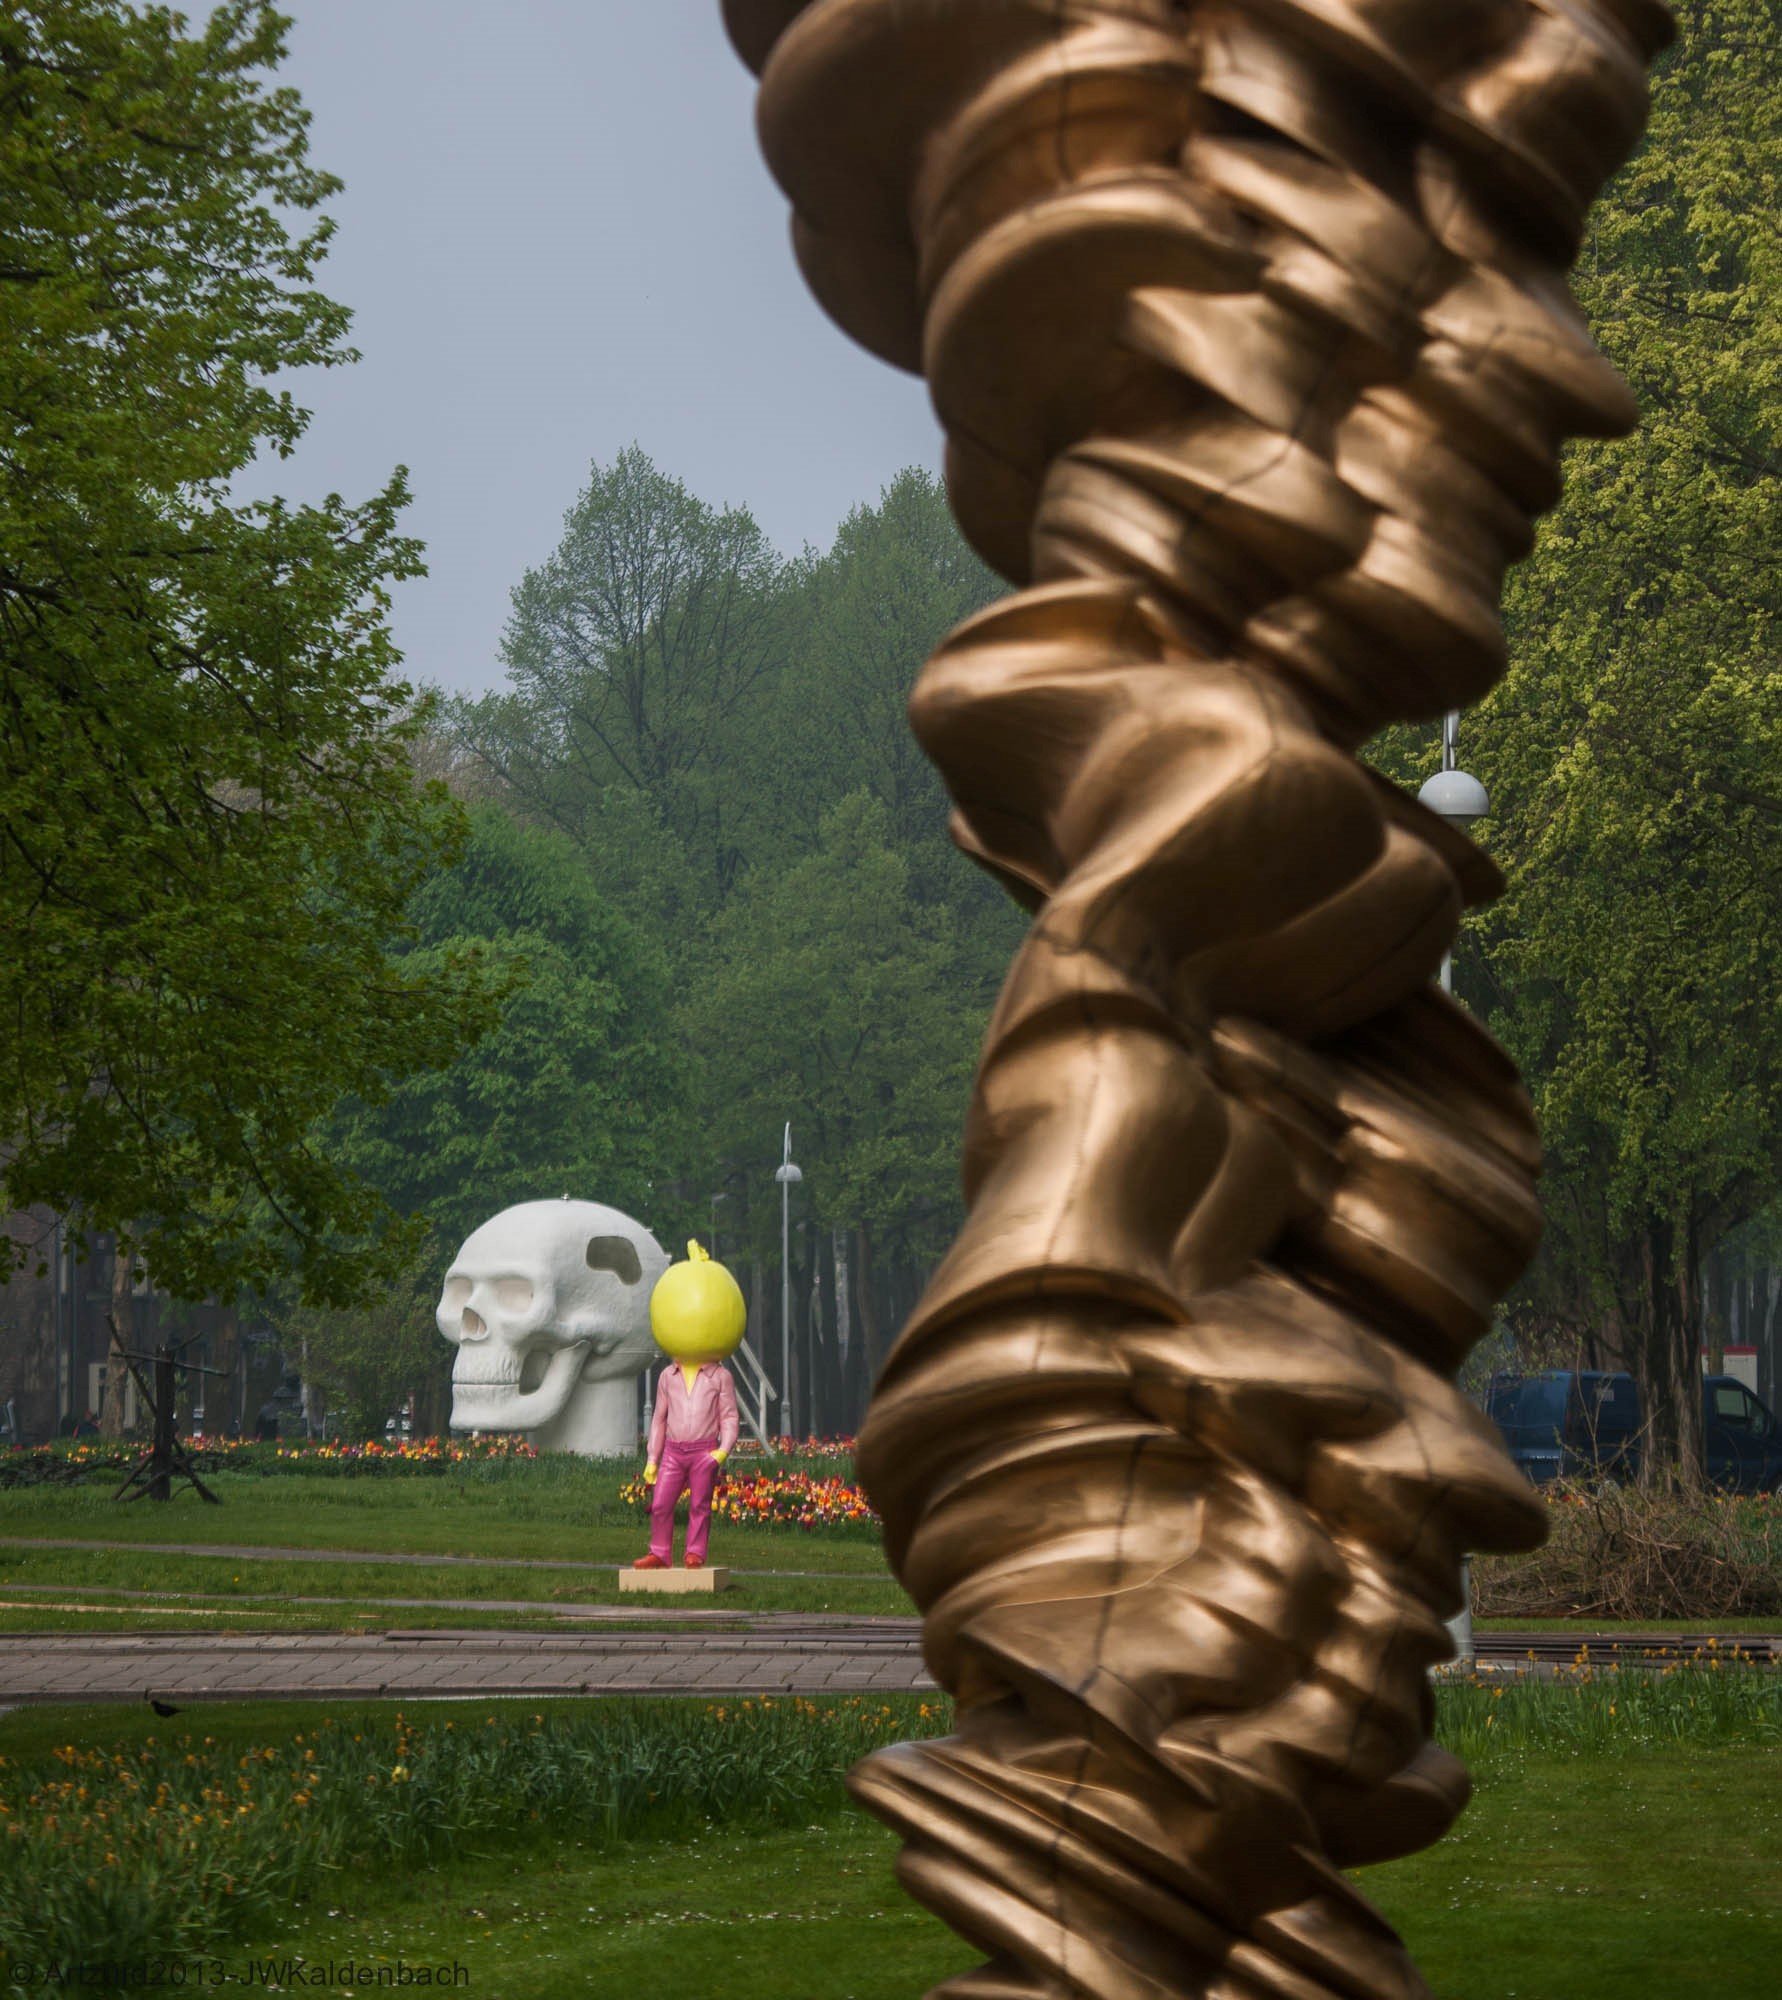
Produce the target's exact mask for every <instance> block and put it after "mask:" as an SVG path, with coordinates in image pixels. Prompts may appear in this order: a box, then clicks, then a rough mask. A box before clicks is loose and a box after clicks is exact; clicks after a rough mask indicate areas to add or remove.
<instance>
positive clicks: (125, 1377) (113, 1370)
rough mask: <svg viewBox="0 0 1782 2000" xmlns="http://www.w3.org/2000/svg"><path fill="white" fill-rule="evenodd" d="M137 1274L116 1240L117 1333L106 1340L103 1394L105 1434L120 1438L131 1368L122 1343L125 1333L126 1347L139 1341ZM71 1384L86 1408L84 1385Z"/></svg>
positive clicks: (113, 1312)
mask: <svg viewBox="0 0 1782 2000" xmlns="http://www.w3.org/2000/svg"><path fill="white" fill-rule="evenodd" d="M134 1276H135V1265H134V1261H133V1260H132V1258H131V1256H130V1254H129V1252H128V1250H127V1249H126V1248H125V1246H124V1245H123V1244H122V1243H121V1242H119V1243H115V1244H114V1245H113V1247H112V1253H111V1320H112V1324H113V1325H114V1326H115V1327H116V1328H117V1332H116V1333H110V1332H109V1330H108V1334H107V1340H106V1349H105V1381H104V1384H103V1386H102V1388H101V1390H100V1395H99V1435H100V1436H101V1437H108V1438H120V1437H122V1436H123V1435H124V1397H125V1393H126V1385H127V1384H128V1382H129V1380H130V1371H129V1369H128V1368H127V1367H126V1366H125V1362H124V1357H123V1353H122V1351H121V1348H120V1345H119V1342H120V1336H121V1338H122V1342H123V1344H124V1345H125V1346H133V1345H134V1344H135V1343H134V1341H133V1340H132V1338H131V1335H132V1333H133V1332H134V1329H135V1323H136V1322H135V1315H134V1314H133V1312H132V1311H131V1296H132V1295H131V1289H130V1287H131V1281H132V1279H133V1278H134ZM69 1386H70V1397H69V1400H70V1403H71V1404H74V1403H77V1402H78V1403H79V1404H80V1407H81V1408H82V1409H83V1410H84V1409H85V1408H86V1404H85V1402H84V1401H82V1400H81V1395H80V1385H79V1384H78V1383H71V1384H70V1385H69Z"/></svg>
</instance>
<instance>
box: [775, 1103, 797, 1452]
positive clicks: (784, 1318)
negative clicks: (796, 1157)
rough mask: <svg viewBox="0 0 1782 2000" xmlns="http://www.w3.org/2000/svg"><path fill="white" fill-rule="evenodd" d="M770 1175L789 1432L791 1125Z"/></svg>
mask: <svg viewBox="0 0 1782 2000" xmlns="http://www.w3.org/2000/svg"><path fill="white" fill-rule="evenodd" d="M773 1177H774V1179H775V1180H776V1181H778V1182H779V1184H780V1415H781V1417H782V1418H783V1419H784V1421H785V1425H786V1435H787V1436H788V1437H790V1436H791V1435H792V1186H793V1183H794V1182H795V1181H801V1180H803V1179H804V1176H803V1174H801V1173H800V1172H799V1171H798V1169H797V1168H796V1167H795V1166H794V1165H793V1164H792V1125H791V1121H790V1120H788V1121H787V1124H786V1142H785V1149H784V1151H783V1153H782V1155H781V1158H780V1163H779V1165H778V1166H777V1167H775V1169H774V1172H773Z"/></svg>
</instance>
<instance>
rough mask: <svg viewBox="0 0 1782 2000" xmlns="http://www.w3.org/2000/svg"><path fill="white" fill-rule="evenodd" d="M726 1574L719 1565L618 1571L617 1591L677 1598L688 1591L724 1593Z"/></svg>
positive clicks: (728, 1583) (726, 1581)
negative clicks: (654, 1592) (645, 1591)
mask: <svg viewBox="0 0 1782 2000" xmlns="http://www.w3.org/2000/svg"><path fill="white" fill-rule="evenodd" d="M729 1588H730V1572H729V1571H728V1570H727V1569H725V1568H723V1567H722V1565H720V1566H719V1567H718V1568H716V1569H711V1568H707V1569H622V1570H620V1572H619V1590H620V1593H621V1594H623V1593H624V1592H626V1591H628V1590H650V1591H662V1592H665V1593H666V1594H668V1595H671V1596H675V1597H679V1596H682V1595H684V1594H686V1593H688V1592H692V1591H698V1592H708V1591H713V1590H728V1589H729Z"/></svg>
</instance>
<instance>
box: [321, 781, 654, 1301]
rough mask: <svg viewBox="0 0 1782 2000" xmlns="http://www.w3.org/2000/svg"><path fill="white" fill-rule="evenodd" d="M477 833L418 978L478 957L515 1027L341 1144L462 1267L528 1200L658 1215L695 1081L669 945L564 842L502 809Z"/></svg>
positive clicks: (368, 1116)
mask: <svg viewBox="0 0 1782 2000" xmlns="http://www.w3.org/2000/svg"><path fill="white" fill-rule="evenodd" d="M471 819H472V829H473V830H472V837H471V841H470V844H469V846H468V847H467V849H466V850H465V852H464V854H463V856H462V857H461V858H460V859H459V861H458V862H457V863H456V864H455V866H453V867H452V868H451V869H449V870H447V871H445V872H444V873H442V874H439V875H436V876H435V877H434V878H433V880H432V881H430V882H429V883H428V884H427V885H426V887H425V888H424V889H423V890H422V891H421V892H420V894H419V895H418V896H417V898H416V899H415V903H414V905H413V917H414V923H415V927H416V931H417V942H416V944H415V946H414V948H413V950H412V952H411V953H410V954H409V956H408V957H407V959H405V961H404V970H405V972H407V973H408V974H409V975H410V976H412V977H415V978H417V979H419V980H423V981H426V982H428V983H433V982H443V981H445V980H448V979H450V978H451V977H452V976H453V968H454V967H455V966H457V965H459V964H462V963H463V962H465V961H466V960H467V959H475V960H480V961H481V962H483V963H484V964H486V965H489V966H499V967H501V968H502V969H503V970H504V972H505V973H506V975H507V977H508V979H509V982H510V994H509V998H508V1002H507V1006H506V1009H505V1012H504V1013H503V1015H502V1018H501V1022H500V1024H499V1026H498V1027H497V1028H495V1030H494V1031H493V1032H492V1033H491V1034H489V1035H488V1036H487V1037H486V1038H485V1039H484V1040H483V1041H481V1042H479V1043H478V1044H477V1046H476V1047H475V1048H474V1049H472V1050H470V1051H469V1052H468V1053H466V1054H465V1055H463V1056H461V1057H460V1058H459V1059H458V1061H457V1062H455V1063H454V1064H452V1065H451V1066H450V1067H449V1068H445V1069H435V1070H430V1071H428V1072H426V1073H425V1074H423V1075H421V1076H418V1077H414V1078H412V1079H411V1080H409V1081H408V1082H407V1083H404V1084H402V1085H401V1086H399V1087H398V1088H397V1089H396V1090H394V1091H393V1092H391V1093H390V1095H389V1096H388V1097H386V1098H385V1099H384V1100H383V1101H381V1102H378V1103H374V1104H351V1105H348V1106H346V1107H344V1108H343V1110H342V1112H341V1113H340V1115H339V1117H338V1119H337V1121H336V1123H335V1126H334V1129H333V1132H332V1136H331V1140H330V1145H329V1150H330V1152H331V1153H332V1154H333V1155H334V1156H335V1157H337V1158H339V1159H341V1160H343V1161H345V1162H347V1163H349V1164H350V1165H351V1166H352V1167H353V1169H354V1170H355V1171H356V1172H358V1173H360V1174H362V1175H363V1176H364V1177H365V1179H366V1180H368V1181H369V1182H370V1183H371V1184H372V1185H373V1186H375V1187H377V1188H378V1189H379V1190H380V1191H381V1192H382V1193H383V1194H384V1195H385V1196H387V1197H388V1199H389V1200H390V1201H391V1202H392V1203H393V1204H394V1205H395V1206H396V1207H397V1208H399V1209H400V1210H402V1211H403V1212H404V1213H405V1214H408V1215H413V1216H419V1217H421V1218H423V1219H424V1220H425V1222H426V1224H427V1226H428V1229H429V1231H430V1233H431V1234H432V1236H433V1238H434V1245H435V1250H436V1252H438V1251H441V1250H443V1253H444V1254H445V1255H447V1256H449V1255H450V1253H451V1251H452V1249H454V1248H455V1247H456V1245H457V1244H458V1243H459V1242H460V1241H461V1240H462V1239H463V1238H464V1237H465V1236H467V1235H469V1233H470V1232H471V1230H472V1229H474V1228H475V1227H476V1226H477V1224H478V1223H480V1222H483V1221H485V1220H487V1218H488V1217H489V1216H490V1215H492V1214H494V1213H495V1212H496V1211H497V1210H498V1209H501V1208H505V1207H507V1206H508V1205H509V1204H510V1203H512V1202H518V1201H536V1200H540V1199H543V1198H546V1197H549V1196H555V1195H560V1194H574V1195H597V1196H598V1198H599V1199H600V1200H602V1201H607V1202H610V1203H612V1204H613V1205H614V1206H616V1207H619V1208H625V1209H630V1210H633V1211H635V1212H637V1213H640V1214H642V1213H648V1212H649V1210H650V1208H651V1205H652V1199H653V1196H652V1190H653V1188H654V1185H655V1183H656V1182H657V1180H658V1179H659V1178H661V1177H663V1176H664V1174H665V1172H666V1170H667V1168H668V1167H669V1166H670V1164H671V1163H672V1158H673V1148H674V1147H675V1145H676V1144H677V1143H678V1140H679V1136H680V1125H681V1117H682V1111H681V1090H682V1075H683V1072H684V1068H685V1064H684V1060H683V1058H682V1056H681V1054H680V1052H679V1050H678V1048H677V1046H676V1043H675V1039H674V1037H673V1035H672V1033H671V1032H670V1030H669V1026H668V1022H667V1010H668V997H669V996H668V977H667V970H666V967H665V964H664V962H663V954H662V950H661V947H660V945H659V944H658V942H657V941H656V940H655V939H653V938H650V937H648V936H645V935H640V934H639V932H638V931H637V930H636V929H635V927H634V926H633V925H632V924H631V923H629V922H628V921H627V920H626V919H625V918H624V917H622V916H621V915H619V914H618V913H617V912H616V911H615V910H614V909H612V908H611V907H610V906H609V904H608V903H607V902H606V901H605V900H604V899H603V898H602V897H601V895H600V893H599V892H598V891H597V890H596V889H595V887H594V885H593V883H592V882H591V881H590V879H589V876H588V871H587V869H586V867H585V866H584V865H583V864H582V862H581V860H580V857H579V856H578V855H577V853H576V850H575V848H574V847H573V846H572V844H571V843H570V842H569V841H568V840H567V839H565V838H564V837H563V836H561V835H560V834H554V833H551V832H548V831H543V830H540V829H537V828H532V827H526V826H522V825H519V824H517V823H516V822H515V821H513V820H512V819H510V818H509V817H508V816H507V815H506V814H505V813H504V812H502V811H501V810H500V809H499V808H496V807H493V806H485V807H480V808H477V809H475V810H474V811H473V813H472V815H471ZM435 1275H436V1276H437V1268H436V1270H435ZM428 1322H429V1326H431V1306H430V1305H429V1309H428ZM435 1338H437V1336H435Z"/></svg>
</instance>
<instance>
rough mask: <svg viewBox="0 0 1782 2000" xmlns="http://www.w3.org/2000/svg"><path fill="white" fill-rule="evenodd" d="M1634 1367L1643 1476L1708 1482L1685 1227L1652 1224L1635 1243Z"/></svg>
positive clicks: (1697, 1315) (1694, 1287)
mask: <svg viewBox="0 0 1782 2000" xmlns="http://www.w3.org/2000/svg"><path fill="white" fill-rule="evenodd" d="M1639 1275H1640V1286H1639V1290H1640V1311H1639V1323H1638V1326H1637V1328H1636V1329H1635V1331H1636V1335H1637V1365H1636V1367H1635V1370H1634V1373H1635V1375H1636V1376H1637V1377H1638V1380H1639V1385H1640V1396H1641V1400H1642V1403H1643V1405H1644V1409H1645V1416H1646V1448H1645V1452H1644V1468H1645V1473H1646V1476H1647V1478H1648V1479H1650V1478H1652V1477H1653V1476H1655V1475H1657V1474H1658V1473H1660V1472H1661V1471H1663V1470H1665V1469H1670V1470H1673V1471H1674V1472H1675V1474H1676V1476H1677V1477H1678V1478H1679V1479H1680V1480H1681V1481H1682V1483H1683V1485H1684V1486H1685V1487H1686V1488H1688V1489H1689V1490H1691V1491H1699V1490H1700V1489H1701V1487H1702V1486H1703V1485H1704V1484H1705V1483H1706V1467H1705V1466H1704V1464H1703V1461H1702V1371H1701V1360H1700V1347H1701V1285H1700V1276H1701V1274H1700V1268H1699V1265H1698V1263H1697V1259H1696V1254H1695V1245H1694V1243H1693V1240H1692V1239H1691V1238H1690V1237H1689V1235H1688V1233H1687V1232H1686V1231H1685V1232H1682V1240H1681V1241H1679V1233H1678V1232H1676V1231H1675V1230H1673V1228H1672V1226H1671V1225H1670V1224H1669V1223H1654V1224H1652V1225H1651V1226H1650V1227H1649V1228H1648V1229H1647V1230H1646V1232H1645V1234H1644V1236H1643V1237H1642V1240H1641V1245H1640V1273H1639Z"/></svg>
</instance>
